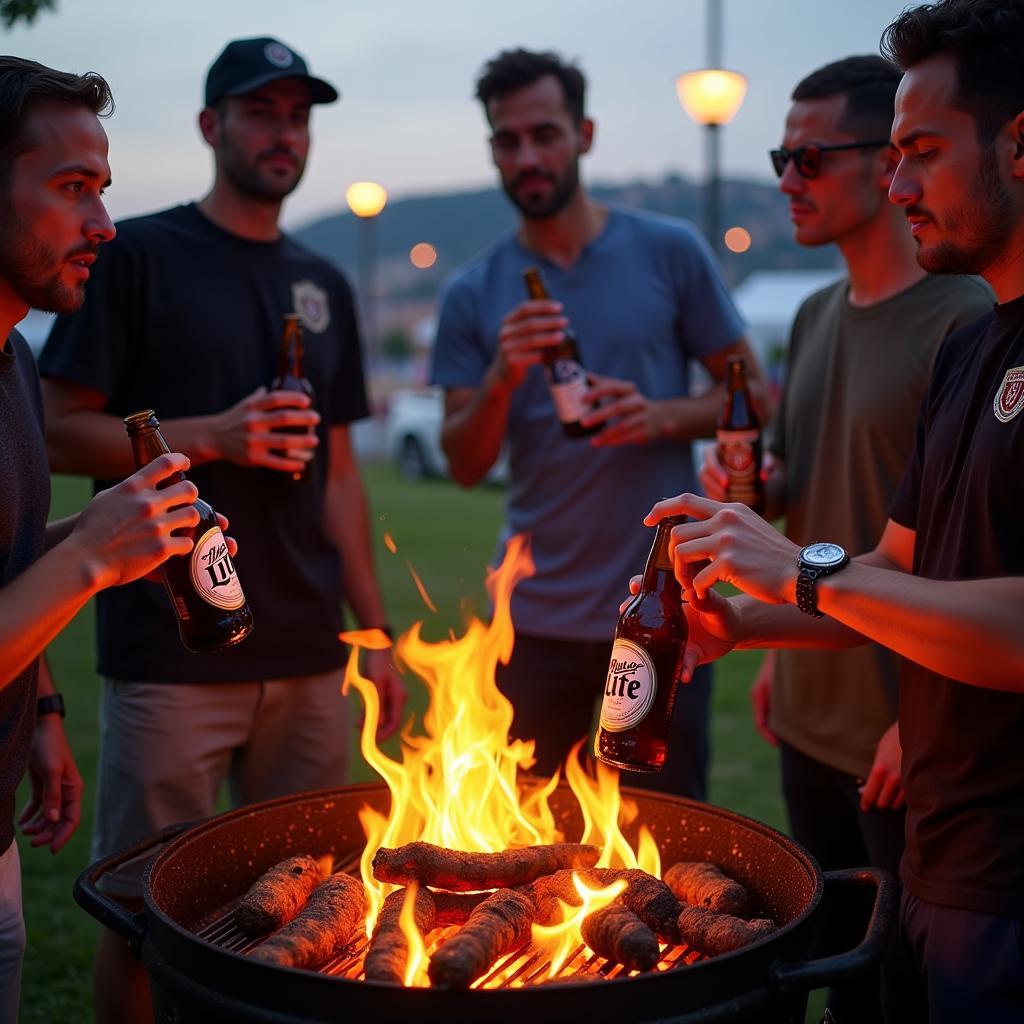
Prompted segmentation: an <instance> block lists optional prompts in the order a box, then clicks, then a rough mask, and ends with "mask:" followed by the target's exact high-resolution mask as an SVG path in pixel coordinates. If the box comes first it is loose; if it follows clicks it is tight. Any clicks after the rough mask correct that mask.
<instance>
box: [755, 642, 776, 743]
mask: <svg viewBox="0 0 1024 1024" xmlns="http://www.w3.org/2000/svg"><path fill="white" fill-rule="evenodd" d="M774 678H775V652H774V651H768V652H767V653H766V654H765V656H764V657H763V658H762V659H761V667H760V668H759V669H758V670H757V675H756V676H755V677H754V685H753V686H751V688H750V703H751V705H752V706H753V708H754V728H756V729H757V731H758V732H759V733H760V734H761V737H762V738H763V739H764V740H766V741H767V742H768V743H770V744H771V745H772V746H773V747H777V746H778V745H779V738H778V736H776V735H775V733H773V732H772V730H771V726H770V725H769V724H768V722H769V719H770V718H771V710H772V681H773V680H774Z"/></svg>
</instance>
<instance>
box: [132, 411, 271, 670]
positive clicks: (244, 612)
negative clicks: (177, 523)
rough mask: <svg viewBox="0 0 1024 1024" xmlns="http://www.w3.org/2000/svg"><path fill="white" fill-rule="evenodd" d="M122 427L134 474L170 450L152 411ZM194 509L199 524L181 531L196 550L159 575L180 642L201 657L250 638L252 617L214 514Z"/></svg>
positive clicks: (200, 505)
mask: <svg viewBox="0 0 1024 1024" xmlns="http://www.w3.org/2000/svg"><path fill="white" fill-rule="evenodd" d="M124 424H125V427H126V428H127V430H128V436H129V437H130V438H131V441H132V452H133V454H134V455H135V465H136V466H137V467H138V468H140V469H141V468H142V467H143V466H145V465H147V464H148V463H150V462H152V461H153V460H154V459H155V458H157V457H158V456H160V455H163V454H164V453H165V452H167V451H169V450H170V449H169V448H168V447H167V442H166V441H165V440H164V439H163V435H162V434H161V433H160V421H159V420H158V419H157V418H156V416H155V415H154V413H153V410H152V409H146V410H143V411H142V412H135V413H132V414H131V415H130V416H126V417H125V418H124ZM184 479H185V474H184V473H177V474H175V475H174V476H171V477H169V478H168V481H167V484H170V483H177V482H178V481H179V480H184ZM167 484H163V485H162V486H167ZM195 507H196V511H197V512H198V513H199V524H198V525H197V526H193V527H192V528H191V529H190V530H188V531H179V532H181V533H187V534H188V535H189V536H190V537H191V538H192V540H193V541H194V543H195V546H194V547H193V548H192V551H191V552H190V553H189V554H188V555H176V556H173V557H171V558H169V559H167V561H166V562H164V564H163V565H162V566H161V567H160V573H161V575H162V576H163V581H164V587H165V588H166V590H167V594H168V596H169V597H170V599H171V605H172V606H173V608H174V612H175V614H176V615H177V617H178V633H179V634H180V635H181V642H182V643H183V644H184V645H185V646H186V647H187V648H188V649H189V650H190V651H195V652H196V653H202V652H204V651H216V650H219V649H220V648H222V647H231V646H232V645H233V644H237V643H240V642H241V641H242V640H244V639H245V638H246V637H247V636H248V635H249V634H250V633H251V632H252V612H251V611H250V610H249V605H248V604H246V601H245V595H244V594H243V593H242V587H241V584H240V583H239V582H238V576H237V574H236V573H235V564H234V562H233V561H232V559H231V555H230V554H228V545H227V541H225V539H224V534H223V533H221V529H220V525H219V523H218V522H217V515H216V513H215V512H214V511H213V509H212V508H211V507H210V505H209V504H208V503H207V502H205V501H203V499H202V498H196V501H195Z"/></svg>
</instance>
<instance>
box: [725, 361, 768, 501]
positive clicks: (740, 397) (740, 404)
mask: <svg viewBox="0 0 1024 1024" xmlns="http://www.w3.org/2000/svg"><path fill="white" fill-rule="evenodd" d="M728 388H729V390H728V392H727V393H726V398H725V405H724V406H723V408H722V415H721V416H719V418H718V432H717V440H718V461H719V462H721V464H722V468H723V469H724V470H725V474H726V476H727V477H728V483H727V484H726V486H725V500H726V501H740V502H742V503H743V504H744V505H748V506H749V507H750V508H752V509H753V510H754V511H755V512H757V513H761V512H763V511H764V481H763V480H762V479H761V456H762V445H761V421H760V419H758V416H757V412H756V411H755V410H754V406H753V403H752V402H751V401H750V391H749V390H748V388H747V367H746V364H745V363H744V361H743V360H742V359H740V358H738V357H736V358H732V359H730V360H729V383H728Z"/></svg>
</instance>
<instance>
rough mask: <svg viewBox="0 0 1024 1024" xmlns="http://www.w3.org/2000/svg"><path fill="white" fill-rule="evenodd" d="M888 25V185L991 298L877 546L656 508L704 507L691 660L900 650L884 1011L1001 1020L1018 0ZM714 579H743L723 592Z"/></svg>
mask: <svg viewBox="0 0 1024 1024" xmlns="http://www.w3.org/2000/svg"><path fill="white" fill-rule="evenodd" d="M885 44H886V48H887V50H888V52H889V55H890V56H891V57H892V58H893V59H894V60H895V62H896V63H897V64H898V65H899V66H900V67H901V68H903V69H904V71H905V73H904V77H903V80H902V82H901V84H900V87H899V91H898V93H897V99H896V116H895V120H894V122H893V131H892V138H893V143H894V145H895V146H896V147H897V149H898V150H899V153H900V157H901V159H900V164H899V167H898V168H897V170H896V172H895V175H894V177H893V182H892V186H891V188H890V192H889V195H890V198H891V199H892V200H893V201H894V202H895V203H898V204H899V205H900V206H901V207H903V209H904V212H905V213H906V216H907V219H908V221H909V223H910V227H911V232H912V234H913V237H914V240H915V242H916V244H917V258H918V261H919V262H920V264H921V266H922V267H924V268H925V269H926V270H928V271H931V272H933V273H947V274H980V275H982V276H983V277H984V278H985V279H986V280H987V281H988V283H989V284H990V285H991V286H992V289H993V291H994V292H995V294H996V299H997V302H998V305H997V306H996V308H995V310H994V312H992V313H989V314H986V315H985V316H984V317H982V318H981V319H980V320H977V321H975V322H974V323H973V324H971V325H969V326H967V327H964V328H962V329H961V330H959V331H957V332H955V333H954V334H952V335H951V336H950V337H949V338H948V339H947V340H946V342H945V343H944V344H943V346H942V348H941V349H940V351H939V354H938V356H937V358H936V362H935V366H934V369H933V374H932V379H931V383H930V384H929V387H928V390H927V392H926V395H925V399H924V403H923V406H922V410H921V416H920V420H919V423H918V430H917V441H916V447H915V450H914V452H913V454H912V456H911V460H910V464H909V466H908V467H907V471H906V474H905V476H904V478H903V482H902V484H901V486H900V488H899V490H898V492H897V494H896V497H895V499H894V501H893V504H892V506H891V508H890V513H889V521H888V523H887V525H886V527H885V530H884V532H883V535H882V538H881V540H880V541H879V543H878V545H877V546H876V548H875V549H874V550H873V551H872V552H870V553H869V554H866V555H862V556H860V557H858V558H856V559H854V560H853V561H852V562H851V561H850V560H849V558H848V557H847V556H846V554H845V552H843V550H842V549H841V548H839V547H838V546H837V545H834V544H828V543H823V544H813V545H810V546H809V547H807V548H804V549H802V550H798V549H797V547H796V546H795V545H793V544H792V543H791V542H790V541H788V540H787V539H786V538H785V537H783V536H781V535H780V534H778V533H776V532H775V531H774V530H773V529H772V528H771V527H770V526H769V525H768V524H766V523H765V522H764V521H763V520H762V519H760V517H758V516H756V515H754V514H753V513H750V512H749V510H747V509H745V508H743V507H742V506H738V505H721V504H718V503H717V502H713V501H709V500H707V499H704V498H698V497H695V496H693V495H682V496H680V497H678V498H673V499H669V500H667V501H665V502H661V503H659V504H658V505H657V506H656V507H655V509H654V510H653V512H652V514H651V516H650V517H649V519H648V521H649V522H650V523H653V522H655V521H657V520H658V519H660V518H661V517H662V516H663V515H666V514H678V513H680V512H685V513H688V514H689V515H691V516H693V517H695V521H693V522H690V523H687V524H685V525H683V526H679V527H677V528H676V529H675V530H674V531H673V539H674V543H675V544H676V545H678V546H676V547H675V554H676V562H677V571H678V572H679V574H680V576H681V578H684V579H686V583H685V589H686V594H687V597H688V598H689V600H690V602H691V603H690V604H689V605H688V606H687V617H688V620H689V623H690V638H689V643H688V647H687V652H686V654H685V658H684V670H683V678H684V679H685V678H687V677H688V675H689V673H690V672H691V671H692V669H693V667H694V666H695V665H696V664H698V663H699V662H701V661H706V660H712V659H714V658H717V657H719V656H721V655H722V654H723V653H725V652H726V651H728V650H731V649H732V648H733V647H734V646H743V647H758V646H762V647H763V646H809V647H842V646H849V645H853V644H856V643H861V642H863V641H864V639H865V638H867V639H870V640H875V641H877V642H879V643H882V644H884V645H886V646H887V647H890V648H891V649H892V650H894V651H897V652H898V653H900V654H902V655H904V656H905V657H906V658H907V659H909V664H908V666H907V668H906V671H905V672H904V673H903V676H902V679H901V684H900V705H899V729H900V737H901V740H902V743H903V750H904V755H903V788H904V791H905V793H906V800H907V848H906V853H905V855H904V859H903V864H902V868H901V876H902V880H903V884H904V894H903V899H902V904H901V913H900V934H899V945H900V950H901V953H902V955H903V964H902V970H901V971H899V972H897V973H896V974H895V975H894V976H893V977H892V978H890V979H889V982H890V984H889V986H888V991H887V994H886V1019H887V1020H889V1021H899V1022H901V1024H903V1022H925V1021H930V1022H931V1024H954V1022H956V1024H961V1022H963V1021H984V1022H985V1024H1009V1022H1011V1021H1012V1022H1019V1021H1021V1020H1022V1019H1024V955H1022V954H1024V947H1022V944H1021V935H1022V926H1024V754H1022V752H1021V751H1022V748H1021V741H1022V737H1024V614H1022V609H1024V528H1022V526H1024V474H1022V473H1021V468H1022V467H1024V65H1022V64H1021V61H1020V53H1021V50H1022V48H1024V0H939V2H938V3H935V4H931V5H926V6H920V7H916V8H911V9H909V10H907V11H906V12H904V13H903V14H902V15H900V16H899V17H898V18H897V19H896V20H895V21H894V22H893V24H892V25H891V26H890V27H889V28H888V29H887V31H886V35H885ZM825 539H826V540H827V538H825ZM703 559H710V564H709V565H708V566H707V567H706V568H703V569H698V567H697V566H694V567H693V569H688V568H687V567H688V566H689V565H690V564H691V563H699V562H700V561H701V560H703ZM691 576H692V578H690V577H691ZM719 580H725V581H728V582H730V583H733V584H735V585H736V586H737V587H739V588H740V589H741V590H742V591H744V595H743V596H740V597H738V598H734V599H732V600H727V599H725V598H723V597H721V596H720V595H718V594H717V593H716V592H715V591H713V590H710V589H709V588H710V587H711V586H712V584H714V583H715V582H716V581H719ZM794 605H795V606H796V607H794ZM802 613H807V614H802ZM820 615H825V616H827V618H824V619H819V618H818V616H820ZM823 685H827V684H823Z"/></svg>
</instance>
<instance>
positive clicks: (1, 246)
mask: <svg viewBox="0 0 1024 1024" xmlns="http://www.w3.org/2000/svg"><path fill="white" fill-rule="evenodd" d="M97 251H98V246H96V245H89V244H88V243H86V244H85V245H83V246H82V248H81V249H78V250H76V251H75V253H77V254H78V255H81V256H84V255H85V254H86V253H95V252H97ZM74 255H75V254H72V253H69V254H68V256H66V257H65V258H64V259H63V260H62V259H61V258H60V256H59V255H58V254H57V251H56V250H55V249H53V248H52V247H51V246H49V245H47V244H46V243H45V242H44V241H43V240H42V239H40V238H36V237H35V236H33V235H32V234H31V233H30V232H29V230H28V228H26V227H25V225H24V223H22V221H21V219H20V218H19V217H18V215H17V213H15V211H14V210H13V209H12V208H11V206H10V204H9V203H2V204H0V277H3V278H4V280H5V281H6V282H7V283H8V284H9V285H10V286H11V288H12V289H13V290H14V293H15V294H16V295H17V296H18V297H19V298H20V299H22V301H24V302H26V303H27V304H28V305H29V306H31V307H32V308H33V309H41V310H43V311H44V312H47V313H74V312H75V310H77V309H78V308H79V307H80V306H81V305H82V303H83V302H84V301H85V282H84V281H82V282H81V283H80V284H77V285H72V286H70V287H69V286H68V285H66V284H64V283H63V282H62V281H61V279H60V274H61V270H62V269H63V267H64V264H65V263H66V262H67V260H68V259H69V258H74ZM53 268H56V269H55V270H54V269H53Z"/></svg>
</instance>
